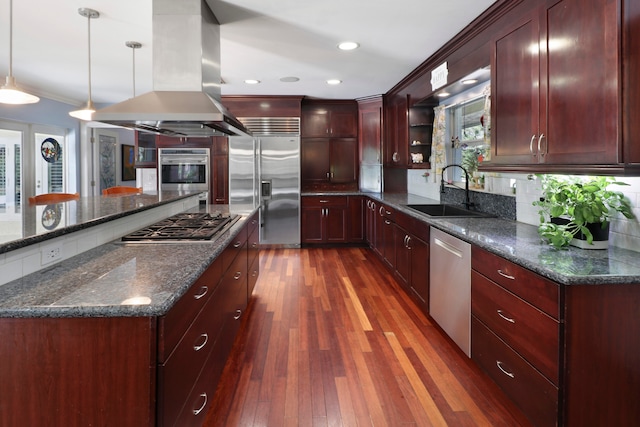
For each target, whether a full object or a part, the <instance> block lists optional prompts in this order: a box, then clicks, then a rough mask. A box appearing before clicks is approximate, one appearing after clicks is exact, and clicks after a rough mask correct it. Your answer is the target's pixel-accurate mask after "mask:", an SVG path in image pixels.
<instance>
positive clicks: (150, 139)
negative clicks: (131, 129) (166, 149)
mask: <svg viewBox="0 0 640 427" xmlns="http://www.w3.org/2000/svg"><path fill="white" fill-rule="evenodd" d="M156 138H157V135H155V134H152V133H145V132H139V131H136V162H135V167H137V168H155V167H156V159H157V153H158V150H157V148H156Z"/></svg>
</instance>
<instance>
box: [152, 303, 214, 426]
mask: <svg viewBox="0 0 640 427" xmlns="http://www.w3.org/2000/svg"><path fill="white" fill-rule="evenodd" d="M219 294H220V293H219V292H216V294H215V295H214V296H213V297H212V299H211V301H210V303H209V304H207V305H206V306H205V308H204V310H203V311H202V313H200V316H198V318H197V319H196V321H195V322H194V323H193V325H192V326H191V327H190V328H189V330H188V331H187V333H186V334H185V335H184V337H183V338H182V340H181V341H180V343H179V344H178V347H177V348H176V350H175V351H174V352H173V353H172V354H171V357H170V358H169V360H167V362H166V363H165V364H164V365H161V366H159V367H158V390H159V393H158V408H159V418H160V419H162V420H163V425H174V423H175V420H176V419H177V417H178V414H179V413H180V411H181V410H182V407H183V406H184V404H185V402H186V401H187V397H188V396H189V393H191V390H192V388H193V385H194V383H195V382H196V380H197V379H198V375H199V374H200V372H201V371H202V369H203V367H204V365H205V361H206V360H207V358H208V357H209V354H210V353H211V350H212V349H213V347H214V344H215V342H216V340H217V338H218V335H219V333H220V331H221V330H222V327H223V313H222V312H221V311H220V310H215V302H216V299H217V298H219V297H220V295H219Z"/></svg>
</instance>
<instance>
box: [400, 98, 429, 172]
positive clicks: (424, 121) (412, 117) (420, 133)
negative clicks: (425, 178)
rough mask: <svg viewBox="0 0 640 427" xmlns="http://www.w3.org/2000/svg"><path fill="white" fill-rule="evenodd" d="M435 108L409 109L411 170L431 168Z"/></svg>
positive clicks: (427, 106) (426, 106)
mask: <svg viewBox="0 0 640 427" xmlns="http://www.w3.org/2000/svg"><path fill="white" fill-rule="evenodd" d="M433 120H434V112H433V107H432V106H429V105H414V106H412V107H410V108H409V138H408V141H407V144H408V146H409V147H408V150H409V156H408V159H407V160H408V166H409V168H410V169H429V168H431V163H430V157H431V140H432V138H433Z"/></svg>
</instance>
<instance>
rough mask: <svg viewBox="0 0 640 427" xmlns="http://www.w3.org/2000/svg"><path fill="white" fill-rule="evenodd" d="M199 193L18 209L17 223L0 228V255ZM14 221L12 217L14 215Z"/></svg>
mask: <svg viewBox="0 0 640 427" xmlns="http://www.w3.org/2000/svg"><path fill="white" fill-rule="evenodd" d="M198 193H199V192H193V191H189V192H177V191H160V192H150V193H143V194H136V195H126V196H122V195H118V196H92V197H81V198H80V199H78V200H72V201H68V202H63V203H51V204H47V205H31V204H29V203H23V204H22V205H21V206H20V209H19V210H20V216H19V219H13V217H11V218H9V217H8V216H7V214H5V216H7V218H6V221H4V220H3V222H5V223H6V224H7V225H9V224H11V225H10V226H7V227H2V228H0V254H3V253H6V252H10V251H13V250H16V249H20V248H23V247H26V246H30V245H34V244H37V243H40V242H44V241H46V240H49V239H53V238H55V237H59V236H63V235H65V234H70V233H74V232H76V231H80V230H84V229H87V228H89V227H93V226H96V225H99V224H104V223H106V222H109V221H113V220H116V219H119V218H122V217H125V216H128V215H131V214H134V213H137V212H143V211H145V210H147V209H152V208H156V207H158V206H162V205H164V204H167V203H171V202H175V201H177V200H180V199H185V198H188V197H193V196H194V195H197V194H198ZM14 217H15V215H14Z"/></svg>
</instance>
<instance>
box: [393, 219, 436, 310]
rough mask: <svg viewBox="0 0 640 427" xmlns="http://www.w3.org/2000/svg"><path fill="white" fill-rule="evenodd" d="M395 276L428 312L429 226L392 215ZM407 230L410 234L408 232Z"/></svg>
mask: <svg viewBox="0 0 640 427" xmlns="http://www.w3.org/2000/svg"><path fill="white" fill-rule="evenodd" d="M395 224H396V230H395V241H396V244H395V250H396V263H395V276H396V279H397V280H398V281H399V282H400V284H402V285H403V286H404V287H405V288H406V290H407V292H408V293H409V295H410V296H411V297H412V299H413V300H414V301H415V302H416V304H417V305H418V306H419V307H420V309H421V310H422V311H423V312H424V313H426V314H428V312H429V243H428V242H429V226H428V225H427V224H425V223H424V222H422V221H420V220H418V219H415V218H413V217H410V216H408V215H405V214H403V213H401V212H396V213H395ZM408 230H411V231H408Z"/></svg>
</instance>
